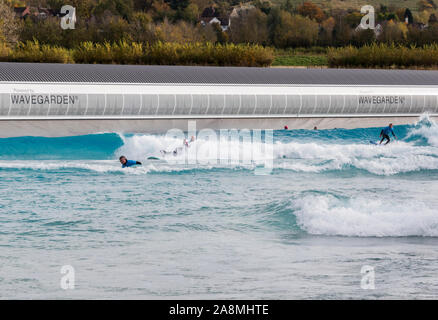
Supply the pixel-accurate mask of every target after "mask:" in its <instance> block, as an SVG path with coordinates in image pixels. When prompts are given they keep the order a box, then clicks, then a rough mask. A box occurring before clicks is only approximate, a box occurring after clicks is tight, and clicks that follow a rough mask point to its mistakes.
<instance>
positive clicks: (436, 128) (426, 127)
mask: <svg viewBox="0 0 438 320" xmlns="http://www.w3.org/2000/svg"><path fill="white" fill-rule="evenodd" d="M416 136H419V137H423V138H424V139H426V141H427V143H428V144H429V145H431V146H434V147H438V125H437V124H436V123H435V122H434V121H433V120H431V119H430V118H429V116H428V115H423V116H422V117H421V118H420V121H419V122H418V123H417V124H416V126H415V128H413V129H411V130H410V131H409V133H408V135H407V138H411V137H416Z"/></svg>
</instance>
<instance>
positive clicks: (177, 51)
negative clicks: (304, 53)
mask: <svg viewBox="0 0 438 320" xmlns="http://www.w3.org/2000/svg"><path fill="white" fill-rule="evenodd" d="M2 48H3V49H2ZM273 60H274V52H273V50H272V49H271V48H265V47H263V46H260V45H250V44H239V45H236V44H223V45H222V44H211V43H188V44H179V43H162V42H157V43H154V44H142V43H135V42H134V43H128V42H125V41H120V42H117V43H104V44H99V43H92V42H83V43H81V44H80V45H79V46H77V47H76V48H74V49H71V50H69V49H66V48H63V47H58V46H50V45H41V44H39V43H38V42H37V41H28V42H26V43H20V44H18V45H17V46H16V47H15V48H14V49H8V48H6V47H5V46H3V47H2V46H0V61H17V62H54V63H91V64H92V63H99V64H154V65H213V66H247V67H266V66H270V65H271V64H272V61H273Z"/></svg>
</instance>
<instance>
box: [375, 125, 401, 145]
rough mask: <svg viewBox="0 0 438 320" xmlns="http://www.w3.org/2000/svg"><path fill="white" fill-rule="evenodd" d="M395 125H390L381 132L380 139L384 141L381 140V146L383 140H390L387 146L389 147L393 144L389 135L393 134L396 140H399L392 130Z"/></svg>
mask: <svg viewBox="0 0 438 320" xmlns="http://www.w3.org/2000/svg"><path fill="white" fill-rule="evenodd" d="M392 127H393V125H392V123H390V124H389V125H388V126H387V127H386V128H383V129H382V131H380V137H381V138H382V140H380V143H379V144H382V142H383V140H385V139H386V140H388V141H387V142H386V143H385V145H387V144H388V143H390V142H391V138H389V134H390V133H391V134H392V135H393V136H394V138H396V139H397V136H396V135H395V133H394V130H393V129H392Z"/></svg>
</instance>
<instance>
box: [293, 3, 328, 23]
mask: <svg viewBox="0 0 438 320" xmlns="http://www.w3.org/2000/svg"><path fill="white" fill-rule="evenodd" d="M297 10H298V13H299V14H300V15H302V16H304V17H308V18H310V19H312V20H316V21H317V22H319V23H321V22H322V21H323V20H324V18H325V14H324V12H323V11H322V9H321V8H320V7H318V6H317V5H316V4H314V3H313V2H304V3H303V4H302V5H300V6H298V8H297Z"/></svg>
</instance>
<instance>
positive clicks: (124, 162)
mask: <svg viewBox="0 0 438 320" xmlns="http://www.w3.org/2000/svg"><path fill="white" fill-rule="evenodd" d="M119 160H120V163H121V164H122V168H127V167H132V166H135V165H141V162H140V161H135V160H128V159H126V157H125V156H121V157H120V158H119Z"/></svg>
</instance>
